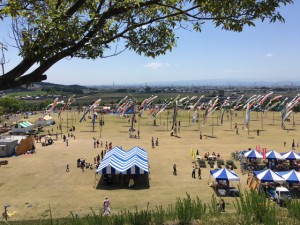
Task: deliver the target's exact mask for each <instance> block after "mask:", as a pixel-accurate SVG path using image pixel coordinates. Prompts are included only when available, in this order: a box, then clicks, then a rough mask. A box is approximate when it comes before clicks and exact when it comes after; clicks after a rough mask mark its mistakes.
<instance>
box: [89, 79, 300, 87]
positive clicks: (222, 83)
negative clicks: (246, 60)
mask: <svg viewBox="0 0 300 225" xmlns="http://www.w3.org/2000/svg"><path fill="white" fill-rule="evenodd" d="M86 86H88V87H114V88H118V87H135V86H137V87H145V86H151V87H170V86H173V87H191V86H194V87H198V86H201V87H203V86H212V87H213V86H217V87H229V86H230V87H240V86H243V87H298V86H300V81H278V82H273V81H239V80H213V79H210V80H178V81H163V82H143V83H130V84H129V83H123V84H122V83H118V84H115V85H114V86H112V85H86Z"/></svg>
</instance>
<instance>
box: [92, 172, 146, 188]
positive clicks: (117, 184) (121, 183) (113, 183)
mask: <svg viewBox="0 0 300 225" xmlns="http://www.w3.org/2000/svg"><path fill="white" fill-rule="evenodd" d="M99 176H101V177H100V180H96V185H97V186H96V189H98V190H117V189H128V190H143V189H149V188H150V183H149V176H148V174H135V175H129V174H112V175H111V178H109V179H108V178H107V177H106V176H105V175H99ZM131 176H133V179H134V186H133V187H132V188H129V187H128V183H129V179H130V177H131Z"/></svg>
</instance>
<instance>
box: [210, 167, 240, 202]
mask: <svg viewBox="0 0 300 225" xmlns="http://www.w3.org/2000/svg"><path fill="white" fill-rule="evenodd" d="M210 175H212V176H213V178H214V179H215V180H216V184H214V185H213V186H214V189H215V191H218V193H219V194H220V195H225V194H226V192H227V193H228V194H229V195H231V196H238V195H239V193H238V191H237V189H235V188H233V187H230V186H229V182H230V181H240V178H239V177H238V175H237V174H236V173H235V172H233V171H232V170H228V169H226V168H223V169H219V170H211V171H210ZM220 181H226V182H225V183H226V185H222V186H221V187H220Z"/></svg>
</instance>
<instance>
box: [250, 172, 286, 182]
mask: <svg viewBox="0 0 300 225" xmlns="http://www.w3.org/2000/svg"><path fill="white" fill-rule="evenodd" d="M253 173H254V175H255V176H256V177H257V179H258V180H260V182H262V183H263V182H285V180H284V179H283V178H282V176H280V175H278V174H277V173H275V172H273V171H272V170H270V169H268V170H259V171H253Z"/></svg>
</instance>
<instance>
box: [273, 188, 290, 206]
mask: <svg viewBox="0 0 300 225" xmlns="http://www.w3.org/2000/svg"><path fill="white" fill-rule="evenodd" d="M291 198H292V196H291V193H290V191H289V190H288V189H287V188H285V187H277V188H276V189H275V196H274V200H275V201H276V202H277V203H278V204H279V205H280V206H283V205H284V204H285V202H286V200H287V199H291Z"/></svg>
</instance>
